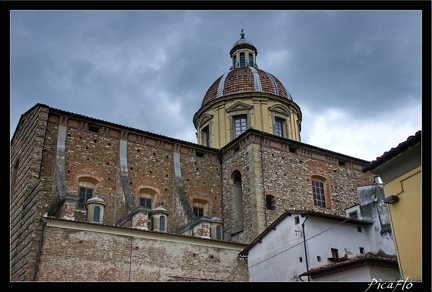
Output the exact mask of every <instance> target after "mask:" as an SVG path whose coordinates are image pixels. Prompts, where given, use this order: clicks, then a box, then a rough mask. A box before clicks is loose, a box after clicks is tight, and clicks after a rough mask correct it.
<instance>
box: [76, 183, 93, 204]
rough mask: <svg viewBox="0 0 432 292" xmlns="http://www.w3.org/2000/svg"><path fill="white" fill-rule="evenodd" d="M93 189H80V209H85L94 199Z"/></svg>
mask: <svg viewBox="0 0 432 292" xmlns="http://www.w3.org/2000/svg"><path fill="white" fill-rule="evenodd" d="M92 194H93V189H89V188H84V187H80V188H79V199H78V208H84V207H85V202H86V201H87V200H88V199H90V198H91V197H92Z"/></svg>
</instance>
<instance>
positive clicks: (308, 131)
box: [10, 10, 422, 160]
mask: <svg viewBox="0 0 432 292" xmlns="http://www.w3.org/2000/svg"><path fill="white" fill-rule="evenodd" d="M421 21H422V19H421V11H390V10H389V11H312V10H311V11H295V10H294V11H199V10H195V11H12V12H11V109H10V111H11V126H10V135H11V137H12V135H13V133H14V131H15V128H16V125H17V123H18V120H19V117H20V115H21V114H23V113H24V112H25V111H27V110H28V109H29V108H30V107H32V106H33V105H35V104H36V103H44V104H47V105H49V106H52V107H55V108H59V109H62V110H66V111H70V112H76V113H79V114H84V115H87V116H91V117H94V118H98V119H102V120H106V121H110V122H113V123H118V124H121V125H125V126H130V127H134V128H138V129H142V130H146V131H149V132H153V133H158V134H161V135H165V136H168V137H173V138H179V139H182V140H186V141H190V142H196V137H195V128H194V125H193V122H192V119H193V115H194V114H195V112H196V111H197V110H198V109H199V107H200V106H201V102H202V99H203V97H204V95H205V93H206V91H207V89H208V88H209V87H210V86H211V85H212V83H213V82H214V81H215V80H216V79H217V78H218V77H220V76H221V75H223V74H224V73H226V72H228V70H229V68H230V65H231V59H230V56H229V51H230V49H231V48H232V45H233V44H234V43H235V42H236V41H237V40H238V39H239V38H240V30H241V29H245V33H246V38H247V39H249V40H251V41H252V43H253V44H254V45H255V46H256V48H257V49H258V56H257V63H258V66H259V68H260V69H262V70H264V71H267V72H269V73H271V74H273V75H274V76H276V77H277V78H278V79H279V80H280V81H281V82H282V83H283V84H284V85H285V87H286V89H287V90H288V91H289V92H290V93H291V94H292V96H293V98H294V101H295V102H296V103H297V104H298V105H299V106H300V107H301V109H302V112H303V121H302V132H301V136H302V142H304V143H308V144H312V145H315V146H318V147H323V148H326V149H330V150H334V151H337V152H342V153H344V154H347V155H351V156H354V157H358V158H362V159H369V160H370V159H374V158H375V157H377V156H379V155H381V154H382V153H383V152H384V151H387V150H389V149H390V148H391V147H394V146H396V145H397V144H398V143H400V142H402V141H403V140H405V139H406V138H407V137H408V136H409V135H411V134H414V133H415V132H416V131H417V130H419V129H421V117H420V114H421V113H420V111H421V86H422V84H421V62H422V59H421V41H422V40H421ZM396 115H399V117H400V115H403V116H404V120H403V122H401V121H400V119H399V118H398V117H397V116H396ZM375 131H376V132H379V133H382V134H381V135H380V138H381V139H377V138H376V137H373V138H371V137H370V133H371V132H375ZM341 136H343V137H344V138H345V139H340V137H341ZM350 137H352V138H350Z"/></svg>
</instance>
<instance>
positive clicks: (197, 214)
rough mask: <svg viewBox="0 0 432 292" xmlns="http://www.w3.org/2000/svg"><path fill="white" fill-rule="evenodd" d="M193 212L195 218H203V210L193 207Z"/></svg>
mask: <svg viewBox="0 0 432 292" xmlns="http://www.w3.org/2000/svg"><path fill="white" fill-rule="evenodd" d="M193 212H194V214H195V216H196V217H197V218H201V217H202V216H204V209H203V208H199V207H193Z"/></svg>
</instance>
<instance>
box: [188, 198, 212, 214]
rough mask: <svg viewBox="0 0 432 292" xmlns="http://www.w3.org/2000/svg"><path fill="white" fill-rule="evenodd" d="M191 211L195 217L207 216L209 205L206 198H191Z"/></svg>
mask: <svg viewBox="0 0 432 292" xmlns="http://www.w3.org/2000/svg"><path fill="white" fill-rule="evenodd" d="M192 208H193V213H194V215H195V216H196V217H197V218H201V217H203V216H209V214H208V213H209V210H208V209H209V205H208V202H207V201H206V200H202V199H193V202H192Z"/></svg>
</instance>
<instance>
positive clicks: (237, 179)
mask: <svg viewBox="0 0 432 292" xmlns="http://www.w3.org/2000/svg"><path fill="white" fill-rule="evenodd" d="M231 182H232V194H233V203H232V204H233V207H234V208H233V215H232V216H233V221H234V225H235V226H234V229H233V230H234V233H237V232H240V231H243V229H244V222H243V190H242V177H241V173H240V171H238V170H235V171H234V172H233V173H232V175H231Z"/></svg>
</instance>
